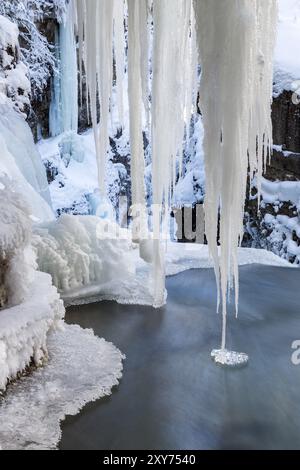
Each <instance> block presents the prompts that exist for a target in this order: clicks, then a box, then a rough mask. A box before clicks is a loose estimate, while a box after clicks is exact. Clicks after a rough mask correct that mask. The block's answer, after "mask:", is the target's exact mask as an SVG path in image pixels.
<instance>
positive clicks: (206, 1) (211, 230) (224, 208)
mask: <svg viewBox="0 0 300 470" xmlns="http://www.w3.org/2000/svg"><path fill="white" fill-rule="evenodd" d="M194 9H195V14H196V25H197V35H198V49H199V53H200V61H201V66H202V79H201V110H202V113H203V122H204V128H205V139H204V146H205V166H206V199H205V215H206V235H207V239H208V243H209V247H210V252H211V254H212V256H213V259H214V263H215V272H216V277H217V282H218V285H220V294H221V298H222V307H223V319H224V325H223V335H222V349H225V345H226V301H227V294H228V292H229V289H230V288H231V286H232V283H234V286H235V301H236V308H237V305H238V293H239V292H238V285H239V283H238V262H237V247H238V244H239V243H240V242H241V240H242V237H243V214H244V201H245V196H246V183H247V174H248V164H249V163H250V169H251V173H252V174H253V173H255V172H257V174H258V179H259V178H260V176H261V172H262V168H263V161H264V158H266V156H267V153H268V151H269V150H270V147H271V145H272V126H271V118H270V110H271V96H272V53H273V49H274V42H275V25H276V11H277V2H276V0H263V1H261V0H251V1H250V0H222V1H220V0H194ZM219 214H220V233H219V239H220V245H221V254H220V258H219V255H218V247H217V239H218V219H219Z"/></svg>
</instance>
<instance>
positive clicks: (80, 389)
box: [0, 325, 124, 450]
mask: <svg viewBox="0 0 300 470" xmlns="http://www.w3.org/2000/svg"><path fill="white" fill-rule="evenodd" d="M48 351H49V358H50V359H49V362H48V364H47V365H46V366H45V367H43V368H41V369H37V370H36V371H34V372H33V373H32V374H31V375H29V376H27V377H23V378H22V379H21V380H19V381H18V382H15V383H14V384H12V385H11V386H10V387H9V389H8V393H7V395H6V396H5V397H4V398H2V400H0V448H1V449H2V450H24V449H26V450H43V449H45V450H48V449H49V450H50V449H55V448H56V447H57V444H58V442H59V440H60V437H61V429H60V422H61V421H62V420H63V419H64V418H65V416H66V415H76V414H77V413H78V412H79V411H80V410H81V408H82V407H83V406H84V405H85V404H86V403H88V402H91V401H95V400H97V399H99V398H101V397H103V396H106V395H110V394H111V390H112V388H113V387H114V386H115V385H117V384H118V382H119V379H120V378H121V376H122V368H123V366H122V360H123V359H124V356H123V355H122V354H121V352H120V351H119V350H118V349H117V348H116V347H115V346H114V345H113V344H111V343H107V342H106V341H105V340H104V339H100V338H97V337H96V336H95V335H94V334H93V331H92V330H83V329H82V328H80V327H79V326H76V325H71V326H69V325H68V326H67V325H66V326H65V327H64V329H63V330H60V331H56V332H53V333H52V334H51V335H50V336H49V339H48Z"/></svg>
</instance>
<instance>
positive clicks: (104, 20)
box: [77, 0, 114, 195]
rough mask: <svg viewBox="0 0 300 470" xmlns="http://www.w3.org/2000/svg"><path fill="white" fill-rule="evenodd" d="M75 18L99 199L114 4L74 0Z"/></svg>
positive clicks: (102, 0)
mask: <svg viewBox="0 0 300 470" xmlns="http://www.w3.org/2000/svg"><path fill="white" fill-rule="evenodd" d="M77 16H78V30H79V32H80V34H79V44H80V46H79V47H80V51H81V53H82V56H81V58H80V59H83V61H84V64H85V72H86V78H87V87H88V92H89V100H90V109H91V116H92V124H93V128H94V133H95V141H96V152H97V162H98V180H99V188H100V191H101V193H102V195H105V167H106V159H107V158H106V157H107V152H108V150H109V135H108V118H109V109H110V100H111V93H112V69H113V16H114V1H113V0H111V1H106V0H100V1H99V0H77ZM98 99H99V103H100V124H99V125H98V112H97V103H98Z"/></svg>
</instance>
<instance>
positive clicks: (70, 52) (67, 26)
mask: <svg viewBox="0 0 300 470" xmlns="http://www.w3.org/2000/svg"><path fill="white" fill-rule="evenodd" d="M75 16H76V12H75V8H74V3H73V1H70V2H69V3H68V4H67V12H66V21H65V23H63V24H61V25H60V28H59V44H60V71H61V72H60V73H61V79H60V81H61V113H62V131H63V132H68V131H75V132H77V131H78V65H77V49H76V38H75V31H74V19H75Z"/></svg>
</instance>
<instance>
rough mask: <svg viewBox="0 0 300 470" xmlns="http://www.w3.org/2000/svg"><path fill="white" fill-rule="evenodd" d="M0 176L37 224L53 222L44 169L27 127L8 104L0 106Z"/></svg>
mask: <svg viewBox="0 0 300 470" xmlns="http://www.w3.org/2000/svg"><path fill="white" fill-rule="evenodd" d="M0 149H1V150H0V154H1V166H0V175H3V174H6V175H7V176H9V177H10V178H11V179H13V180H14V181H15V182H16V183H17V185H18V191H19V192H20V193H22V194H23V197H24V200H25V202H26V203H27V205H28V207H29V208H30V212H31V214H32V215H33V216H34V217H35V218H36V219H37V220H40V221H44V220H51V219H53V218H54V214H53V212H52V209H51V206H50V194H49V187H48V183H47V178H46V172H45V168H44V166H43V164H42V162H41V157H40V155H39V153H38V151H37V149H36V147H35V145H34V142H33V137H32V134H31V131H30V128H29V126H28V124H27V123H26V122H25V120H24V119H23V117H22V116H21V115H20V114H18V113H16V112H15V110H14V109H13V108H12V106H10V105H9V103H5V104H0Z"/></svg>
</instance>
